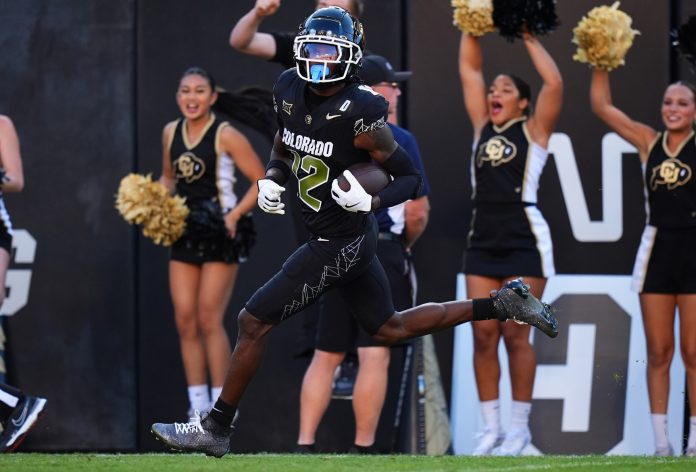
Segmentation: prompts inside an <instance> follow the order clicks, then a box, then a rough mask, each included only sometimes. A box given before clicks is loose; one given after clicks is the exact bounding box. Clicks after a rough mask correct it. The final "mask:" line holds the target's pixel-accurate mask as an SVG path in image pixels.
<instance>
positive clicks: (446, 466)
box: [0, 453, 696, 472]
mask: <svg viewBox="0 0 696 472" xmlns="http://www.w3.org/2000/svg"><path fill="white" fill-rule="evenodd" d="M0 470H3V471H4V470H7V471H13V472H18V471H32V472H35V471H51V472H53V471H63V470H65V471H93V472H99V471H124V472H125V471H162V472H178V471H196V472H199V471H200V472H205V471H218V470H219V471H237V470H239V471H244V472H255V471H263V472H292V471H310V472H322V471H332V472H334V471H360V472H372V471H379V472H382V471H385V472H386V471H399V472H402V471H404V472H406V471H414V472H416V471H418V472H424V471H428V472H430V471H459V470H462V471H464V470H465V471H516V470H520V471H535V470H548V471H554V470H567V471H573V472H575V471H585V470H610V471H611V472H618V471H635V470H645V471H648V470H651V471H659V470H680V471H681V470H683V471H696V458H685V457H668V458H658V457H640V456H611V457H608V456H544V457H471V456H438V457H427V456H404V455H390V456H368V457H366V456H355V455H352V456H348V455H315V456H298V455H292V454H256V455H227V456H225V457H224V458H222V459H213V458H209V457H205V456H203V455H192V454H178V455H177V454H27V453H16V454H10V455H5V456H0Z"/></svg>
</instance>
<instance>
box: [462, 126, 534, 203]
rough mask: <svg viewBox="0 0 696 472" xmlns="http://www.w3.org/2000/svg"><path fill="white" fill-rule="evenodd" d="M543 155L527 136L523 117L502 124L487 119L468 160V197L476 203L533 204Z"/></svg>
mask: <svg viewBox="0 0 696 472" xmlns="http://www.w3.org/2000/svg"><path fill="white" fill-rule="evenodd" d="M547 157H548V152H547V151H546V150H545V149H543V148H542V147H541V146H539V145H538V144H535V143H533V142H532V140H531V138H530V137H529V133H528V131H527V118H526V117H522V118H518V119H515V120H511V121H509V122H507V123H506V124H505V125H504V126H502V127H497V126H495V125H494V124H492V123H490V122H489V123H488V124H486V126H484V128H483V130H482V131H481V137H480V139H479V141H478V144H477V145H476V147H475V149H474V155H473V156H472V160H471V178H472V188H473V195H472V198H473V199H474V201H475V202H477V203H522V202H524V203H536V201H537V189H538V188H539V177H540V176H541V172H542V170H543V169H544V165H545V164H546V159H547Z"/></svg>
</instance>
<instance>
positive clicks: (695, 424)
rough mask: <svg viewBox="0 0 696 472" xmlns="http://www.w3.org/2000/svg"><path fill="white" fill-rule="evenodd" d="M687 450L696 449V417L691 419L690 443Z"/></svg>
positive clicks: (687, 444)
mask: <svg viewBox="0 0 696 472" xmlns="http://www.w3.org/2000/svg"><path fill="white" fill-rule="evenodd" d="M686 448H687V449H696V416H692V417H691V418H689V441H688V442H687V443H686Z"/></svg>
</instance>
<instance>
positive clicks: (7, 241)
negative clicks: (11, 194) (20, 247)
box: [0, 218, 12, 255]
mask: <svg viewBox="0 0 696 472" xmlns="http://www.w3.org/2000/svg"><path fill="white" fill-rule="evenodd" d="M8 225H9V222H8V223H6V222H5V221H4V220H3V219H2V218H0V248H2V249H4V250H5V251H7V253H8V254H10V255H12V233H11V232H10V229H9V227H8Z"/></svg>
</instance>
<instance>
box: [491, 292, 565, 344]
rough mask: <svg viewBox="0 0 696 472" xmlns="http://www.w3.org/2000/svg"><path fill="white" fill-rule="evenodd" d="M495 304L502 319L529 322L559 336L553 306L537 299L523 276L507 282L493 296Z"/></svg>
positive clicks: (548, 334) (546, 332) (552, 334)
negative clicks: (523, 279)
mask: <svg viewBox="0 0 696 472" xmlns="http://www.w3.org/2000/svg"><path fill="white" fill-rule="evenodd" d="M493 306H495V309H496V311H497V312H498V319H499V320H500V321H507V320H512V321H515V322H516V323H520V324H528V325H531V326H534V327H535V328H537V329H539V330H541V331H542V332H543V333H544V334H545V335H547V336H549V337H551V338H555V337H556V336H558V321H556V318H555V317H554V316H553V308H552V307H551V306H550V305H547V304H546V303H542V302H540V301H539V300H537V298H536V297H535V296H534V295H532V294H531V293H530V292H529V285H527V284H525V283H524V282H523V281H522V279H521V278H519V279H515V280H511V281H510V282H508V283H506V284H505V286H504V287H503V288H501V289H500V290H499V291H498V293H497V294H495V295H494V296H493Z"/></svg>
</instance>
